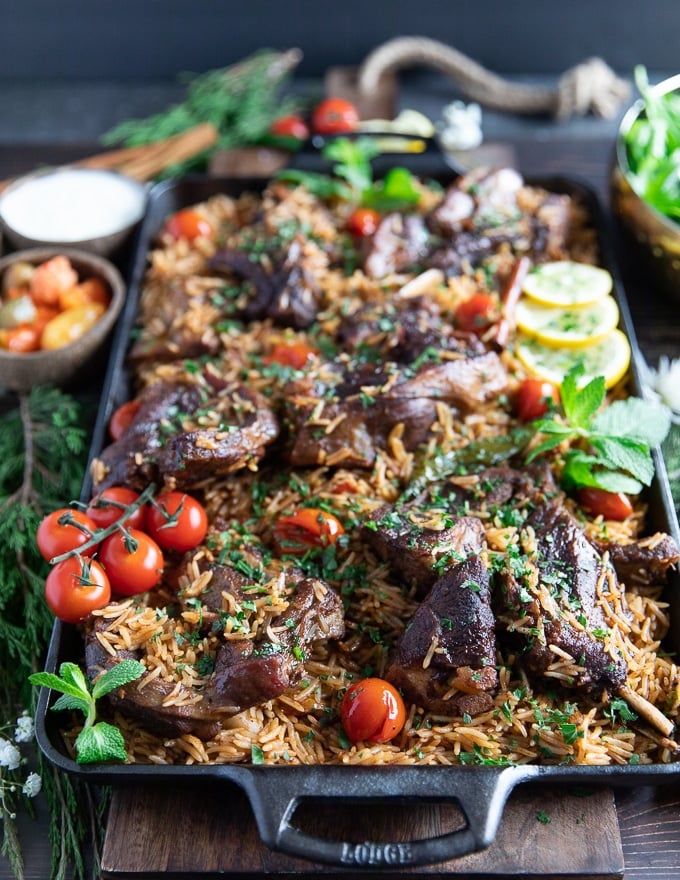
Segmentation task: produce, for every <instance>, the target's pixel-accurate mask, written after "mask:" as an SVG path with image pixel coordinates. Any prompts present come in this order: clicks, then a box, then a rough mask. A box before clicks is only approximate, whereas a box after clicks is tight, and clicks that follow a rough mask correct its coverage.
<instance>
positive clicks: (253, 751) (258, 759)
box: [250, 745, 264, 764]
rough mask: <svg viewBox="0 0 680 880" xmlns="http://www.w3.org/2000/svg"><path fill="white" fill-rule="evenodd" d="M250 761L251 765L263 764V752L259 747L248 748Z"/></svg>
mask: <svg viewBox="0 0 680 880" xmlns="http://www.w3.org/2000/svg"><path fill="white" fill-rule="evenodd" d="M250 760H251V762H252V763H253V764H264V752H263V751H262V749H261V747H260V746H256V745H253V746H251V747H250Z"/></svg>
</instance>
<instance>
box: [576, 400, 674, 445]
mask: <svg viewBox="0 0 680 880" xmlns="http://www.w3.org/2000/svg"><path fill="white" fill-rule="evenodd" d="M670 427H671V417H670V413H669V411H668V410H667V409H666V407H663V406H659V404H656V403H650V402H649V401H647V400H642V399H641V398H640V397H629V398H628V399H627V400H615V401H614V402H613V403H612V404H611V405H610V406H608V407H607V408H606V409H604V410H602V412H600V413H598V414H597V415H596V416H595V418H594V419H593V421H592V425H591V428H592V430H593V431H595V432H596V433H598V434H609V435H610V436H612V437H630V438H632V439H634V440H639V441H640V442H641V443H646V444H647V445H648V446H650V447H654V446H660V445H661V443H662V442H663V440H664V439H665V438H666V435H667V434H668V432H669V431H670Z"/></svg>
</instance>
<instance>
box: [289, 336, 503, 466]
mask: <svg viewBox="0 0 680 880" xmlns="http://www.w3.org/2000/svg"><path fill="white" fill-rule="evenodd" d="M370 369H371V370H372V372H370V373H369V372H367V370H366V369H362V368H359V369H357V370H355V371H354V372H352V371H351V370H349V369H348V370H347V372H346V374H345V375H344V376H341V375H340V373H339V372H338V373H337V374H336V375H335V377H334V382H333V381H332V379H333V376H332V373H329V371H328V367H327V365H325V366H324V379H323V380H322V381H320V377H319V374H316V375H315V373H314V372H313V371H311V372H309V373H308V374H307V375H306V376H305V377H304V378H302V379H300V380H296V381H294V382H292V383H290V384H289V385H288V386H287V388H286V389H285V392H284V395H285V398H286V413H287V417H288V421H289V423H290V425H291V426H292V430H291V435H292V437H293V446H292V449H291V453H290V460H291V463H292V464H293V465H296V466H302V467H307V466H314V465H317V464H324V463H325V464H333V463H335V461H336V456H337V457H338V458H337V461H338V463H341V464H342V465H343V466H348V465H353V466H356V467H370V466H371V465H372V464H373V462H374V460H375V456H376V451H377V449H378V448H384V446H385V443H386V439H387V436H388V435H389V433H390V431H391V430H392V429H393V428H394V427H395V426H396V425H399V424H401V425H403V426H404V432H403V435H402V438H401V439H402V442H403V443H404V446H405V447H406V449H409V450H411V449H414V448H415V447H416V446H417V445H418V444H419V443H422V442H423V441H424V440H425V439H426V438H427V435H428V433H429V429H430V426H431V425H432V423H433V422H434V421H435V419H436V416H437V403H438V402H439V401H443V402H445V403H448V404H449V405H450V406H452V407H456V408H459V409H460V410H462V411H464V412H475V411H477V410H479V409H480V408H482V407H483V406H485V405H486V404H488V403H489V402H491V401H492V400H494V399H495V398H496V397H498V395H500V394H502V393H503V392H504V391H505V390H506V389H507V387H508V376H507V373H506V371H505V367H504V366H503V364H502V362H501V360H500V358H499V357H498V355H496V354H495V353H494V352H487V353H486V354H483V355H479V356H476V357H460V358H455V359H453V360H444V361H442V362H440V363H435V364H426V365H424V366H422V367H420V368H419V369H418V370H416V372H415V373H413V372H412V371H409V370H403V369H400V368H399V367H397V365H395V364H386V365H385V366H384V367H383V368H379V369H377V370H376V369H374V368H370ZM320 407H321V409H320ZM329 427H330V430H327V429H328V428H329Z"/></svg>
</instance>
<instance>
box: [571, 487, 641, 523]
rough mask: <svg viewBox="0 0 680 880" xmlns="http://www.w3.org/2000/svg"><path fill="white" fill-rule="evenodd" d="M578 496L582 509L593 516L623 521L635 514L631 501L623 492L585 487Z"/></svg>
mask: <svg viewBox="0 0 680 880" xmlns="http://www.w3.org/2000/svg"><path fill="white" fill-rule="evenodd" d="M577 496H578V502H579V504H580V505H581V507H583V508H585V509H586V510H587V511H589V512H590V513H592V514H593V516H602V517H604V519H613V520H618V521H622V520H624V519H627V518H628V517H629V516H630V515H631V514H632V513H633V505H632V503H631V500H630V498H629V497H628V496H627V495H624V493H623V492H607V490H606V489H598V488H597V487H596V486H584V487H583V488H581V489H579V490H578V492H577Z"/></svg>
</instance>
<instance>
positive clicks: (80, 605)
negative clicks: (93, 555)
mask: <svg viewBox="0 0 680 880" xmlns="http://www.w3.org/2000/svg"><path fill="white" fill-rule="evenodd" d="M45 600H46V602H47V604H48V606H49V609H50V611H51V612H52V614H54V616H55V617H58V618H59V619H60V620H63V621H65V622H66V623H78V621H80V620H82V619H83V618H84V617H87V615H88V614H90V612H92V611H96V610H97V609H98V608H103V607H104V606H105V605H108V604H109V602H110V600H111V585H110V583H109V579H108V577H107V576H106V572H105V571H104V569H103V568H102V567H101V565H100V564H99V563H98V562H96V561H95V560H92V559H83V560H81V559H78V558H77V557H75V556H70V557H69V558H68V559H65V560H64V561H63V562H57V564H56V565H55V566H53V568H52V570H51V571H50V573H49V574H48V575H47V579H46V581H45Z"/></svg>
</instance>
